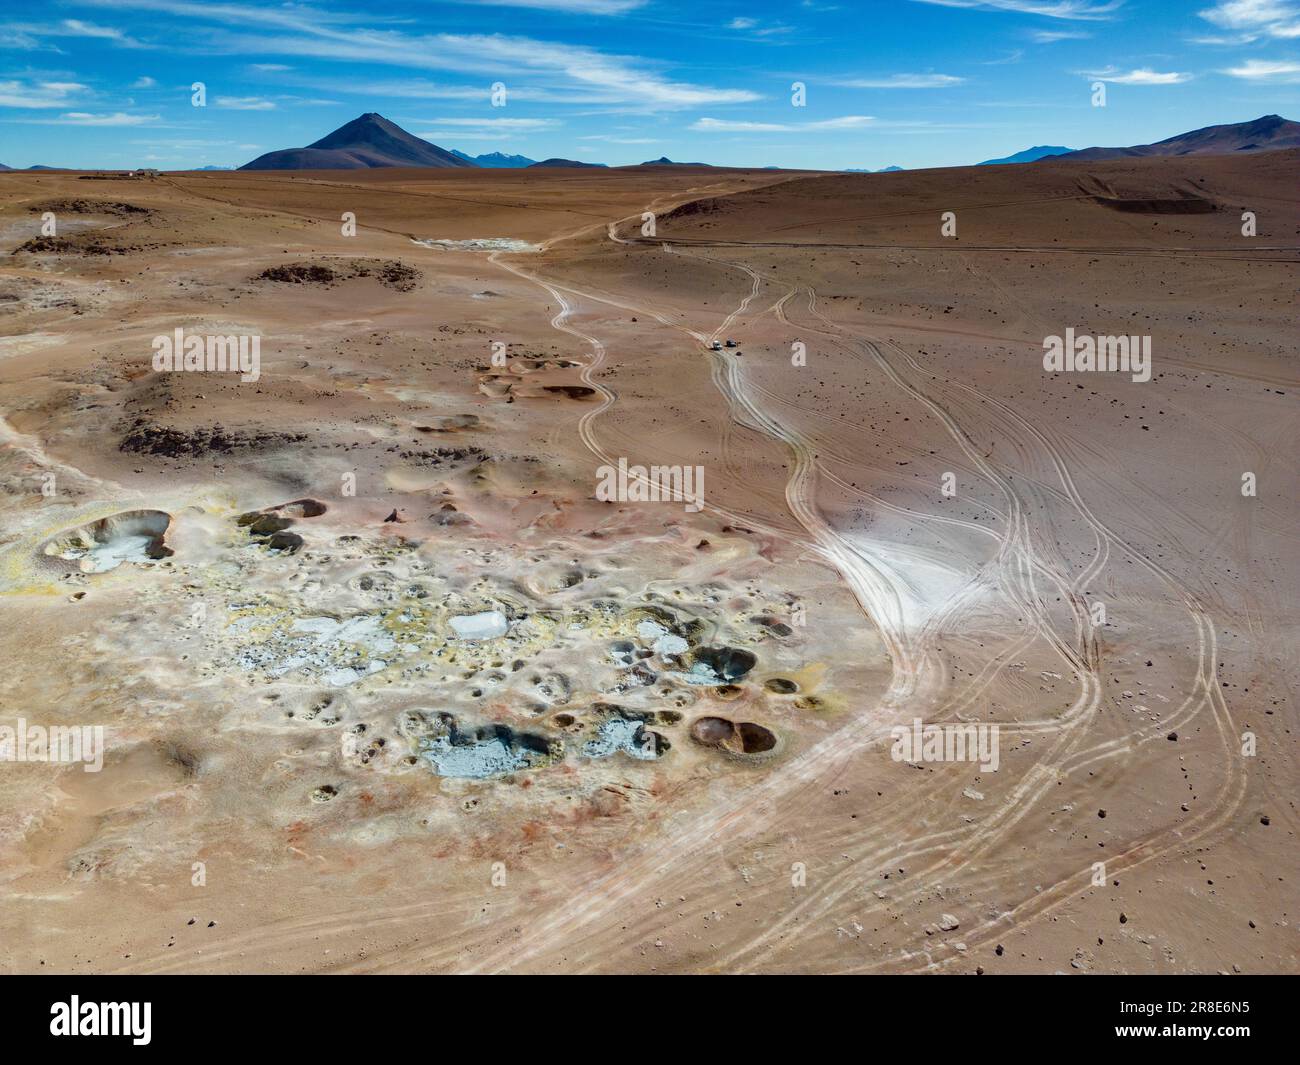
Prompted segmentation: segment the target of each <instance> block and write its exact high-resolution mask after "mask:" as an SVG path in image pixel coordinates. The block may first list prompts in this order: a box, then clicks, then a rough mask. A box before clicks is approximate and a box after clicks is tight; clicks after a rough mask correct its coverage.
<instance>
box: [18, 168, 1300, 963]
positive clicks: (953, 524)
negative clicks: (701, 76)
mask: <svg viewBox="0 0 1300 1065" xmlns="http://www.w3.org/2000/svg"><path fill="white" fill-rule="evenodd" d="M1298 167H1300V150H1297V149H1291V150H1285V151H1272V152H1264V153H1252V154H1246V155H1242V154H1235V155H1234V154H1228V155H1198V156H1185V157H1153V158H1131V159H1102V160H1098V161H1086V160H1085V161H1079V160H1072V161H1069V162H1064V161H1063V162H1054V161H1052V160H1050V159H1049V160H1044V161H1042V162H1038V163H1034V164H1032V165H1024V166H991V167H978V168H977V167H968V168H951V169H932V170H914V171H906V172H896V173H875V174H866V173H861V174H858V173H819V172H809V171H793V170H757V169H751V170H729V169H724V168H707V169H706V168H697V167H674V166H653V165H651V166H642V167H631V168H625V169H594V168H593V169H576V168H566V167H563V166H557V167H551V168H543V169H536V168H531V169H527V170H508V169H504V170H473V171H470V170H463V169H456V168H447V169H426V170H420V169H412V168H403V167H396V168H392V167H390V168H383V169H359V170H333V171H322V170H303V171H276V170H244V171H237V172H202V173H200V172H174V173H161V174H160V173H156V172H150V173H143V174H140V175H139V176H130V175H128V174H126V173H115V172H100V173H95V174H89V173H77V172H71V171H67V172H64V171H48V172H40V171H21V172H20V171H14V172H11V173H5V174H3V175H0V483H2V485H3V493H2V494H0V619H2V621H3V624H2V626H0V726H3V727H0V747H4V748H5V750H6V751H7V754H6V758H7V764H3V765H0V769H2V770H3V771H2V772H0V943H3V952H2V953H0V966H2V967H3V969H4V970H5V971H9V972H17V973H32V972H63V973H155V974H157V973H166V974H170V973H194V972H204V973H232V972H238V973H256V972H270V973H411V972H416V973H425V972H429V973H463V972H471V973H494V972H518V973H612V972H621V973H627V972H630V973H770V972H785V973H789V972H793V973H921V972H937V973H988V974H997V973H1038V972H1064V973H1072V972H1101V973H1160V974H1174V973H1215V972H1243V973H1258V972H1279V971H1290V972H1294V971H1296V970H1297V969H1300V963H1297V950H1296V941H1295V925H1296V919H1297V914H1296V884H1297V879H1298V878H1300V857H1298V855H1300V850H1298V849H1297V846H1296V835H1297V831H1298V830H1300V817H1298V816H1297V810H1296V794H1297V784H1300V765H1298V764H1297V758H1296V746H1295V728H1296V720H1295V703H1294V698H1293V696H1294V694H1295V690H1296V681H1297V675H1296V667H1295V653H1294V651H1295V638H1296V630H1297V621H1298V618H1300V611H1298V608H1297V605H1296V601H1295V588H1296V576H1297V563H1298V562H1300V539H1298V537H1297V523H1296V491H1297V487H1298V485H1297V477H1296V454H1297V444H1298V443H1300V433H1298V432H1297V427H1298V424H1300V423H1298V419H1297V407H1296V397H1297V394H1300V379H1298V375H1297V370H1296V360H1295V352H1296V338H1297V337H1298V336H1300V329H1298V328H1297V327H1298V326H1300V320H1298V319H1300V315H1298V314H1297V304H1296V282H1297V265H1298V264H1300V202H1298V201H1297V198H1296V196H1295V177H1296V174H1297V172H1298ZM1245 213H1249V214H1250V216H1251V218H1252V219H1253V222H1252V223H1251V227H1252V228H1253V232H1251V233H1246V232H1245V229H1246V228H1247V227H1246V226H1244V225H1243V215H1244V214H1245ZM51 217H52V218H53V219H54V224H53V232H52V233H51V232H50V226H49V219H50V218H51ZM5 745H7V747H5ZM50 748H59V749H61V751H62V754H63V755H64V757H61V758H56V757H53V756H52V755H51V754H50V751H49V749H50ZM43 750H44V751H45V752H46V753H45V754H42V751H43ZM24 755H25V757H24Z"/></svg>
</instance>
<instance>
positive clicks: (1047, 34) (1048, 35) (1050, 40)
mask: <svg viewBox="0 0 1300 1065" xmlns="http://www.w3.org/2000/svg"><path fill="white" fill-rule="evenodd" d="M1091 36H1092V34H1091V33H1085V32H1084V31H1083V30H1035V31H1034V32H1033V33H1031V34H1030V35H1029V37H1030V39H1031V40H1032V41H1033V42H1034V43H1035V44H1055V43H1056V42H1057V41H1083V40H1087V39H1088V38H1089V37H1091Z"/></svg>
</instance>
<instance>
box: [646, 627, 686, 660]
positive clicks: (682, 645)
mask: <svg viewBox="0 0 1300 1065" xmlns="http://www.w3.org/2000/svg"><path fill="white" fill-rule="evenodd" d="M690 646H691V645H690V644H689V643H687V642H686V641H685V640H683V639H682V638H681V637H680V636H674V635H673V634H672V633H671V632H667V633H664V635H662V636H660V637H659V639H657V640H655V642H654V649H655V654H657V655H679V654H681V653H682V652H683V651H685V650H686V649H687V648H688V647H690Z"/></svg>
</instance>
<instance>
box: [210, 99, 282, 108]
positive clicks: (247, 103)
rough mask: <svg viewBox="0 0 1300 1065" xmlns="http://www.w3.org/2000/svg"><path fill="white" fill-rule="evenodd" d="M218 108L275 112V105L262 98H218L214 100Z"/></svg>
mask: <svg viewBox="0 0 1300 1065" xmlns="http://www.w3.org/2000/svg"><path fill="white" fill-rule="evenodd" d="M213 103H214V104H215V105H216V106H217V107H224V108H226V109H227V110H228V111H274V110H275V103H274V101H272V100H264V99H262V98H261V97H260V96H218V97H216V98H215V99H214V100H213Z"/></svg>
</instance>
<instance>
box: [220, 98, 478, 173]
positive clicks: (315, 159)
mask: <svg viewBox="0 0 1300 1065" xmlns="http://www.w3.org/2000/svg"><path fill="white" fill-rule="evenodd" d="M477 165H478V164H477V163H474V162H472V161H470V160H467V159H462V158H460V157H459V156H456V155H453V154H452V153H451V152H449V151H446V150H445V149H443V148H439V147H438V146H437V145H436V144H430V143H429V142H428V141H426V140H421V139H420V138H419V137H417V136H415V135H414V134H411V133H407V132H406V130H404V129H402V127H401V126H399V125H396V124H395V123H393V122H389V121H388V119H386V118H385V117H384V116H383V115H379V114H376V113H375V112H373V111H369V112H367V113H366V114H364V115H362V116H361V117H360V118H354V119H353V120H352V121H351V122H349V123H347V124H346V125H343V126H339V128H338V129H336V130H335V131H334V132H333V133H330V134H328V135H327V136H324V137H322V138H321V139H320V140H318V141H315V142H314V143H312V144H309V145H307V147H306V148H285V149H283V150H282V151H278V152H267V153H266V154H265V155H259V156H258V157H257V158H256V159H254V160H253V161H252V162H251V163H245V164H244V165H243V166H241V167H240V168H239V169H240V170H364V169H368V168H370V167H381V166H430V167H431V166H436V167H449V166H469V167H472V166H477Z"/></svg>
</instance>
